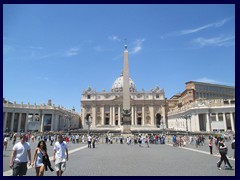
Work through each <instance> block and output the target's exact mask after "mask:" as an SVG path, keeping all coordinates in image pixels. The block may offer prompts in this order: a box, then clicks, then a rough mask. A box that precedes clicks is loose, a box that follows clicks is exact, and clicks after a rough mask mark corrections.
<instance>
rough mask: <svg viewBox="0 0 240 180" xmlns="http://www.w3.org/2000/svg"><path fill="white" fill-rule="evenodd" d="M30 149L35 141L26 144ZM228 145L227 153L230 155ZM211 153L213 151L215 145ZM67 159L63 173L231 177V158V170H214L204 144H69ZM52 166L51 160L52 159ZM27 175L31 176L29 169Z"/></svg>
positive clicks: (6, 164)
mask: <svg viewBox="0 0 240 180" xmlns="http://www.w3.org/2000/svg"><path fill="white" fill-rule="evenodd" d="M30 144H31V150H32V152H33V150H34V148H35V147H36V146H37V143H36V142H34V143H32V142H31V143H30ZM227 144H228V147H229V154H228V155H229V156H232V155H233V151H232V150H231V148H230V142H228V143H227ZM47 145H48V153H49V156H52V155H53V147H52V146H50V143H49V142H47ZM11 148H12V145H11V142H10V143H9V147H8V150H7V151H3V175H4V176H9V175H11V174H12V170H10V168H9V160H10V153H11V151H10V149H11ZM213 152H214V153H216V150H215V148H213ZM69 154H70V155H69V161H67V169H66V171H65V172H64V174H63V175H64V176H235V159H233V158H229V160H230V163H231V164H232V166H233V167H234V170H229V169H225V168H224V164H222V170H218V169H217V167H216V162H217V161H218V160H219V158H220V157H219V156H218V155H216V154H214V155H210V153H209V148H208V145H206V144H205V145H204V146H199V147H198V148H196V147H195V145H189V144H188V145H187V147H183V148H181V147H173V146H172V144H169V143H167V144H165V145H162V144H150V147H149V148H148V147H146V145H143V146H142V147H139V146H138V145H133V144H132V145H127V144H116V143H115V144H103V143H98V144H96V148H95V149H88V148H87V145H86V144H72V143H69ZM52 166H54V163H53V162H52ZM27 175H28V176H34V175H35V169H34V168H30V169H28V172H27ZM44 175H45V176H56V172H51V171H46V172H45V174H44Z"/></svg>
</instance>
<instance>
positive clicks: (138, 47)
mask: <svg viewBox="0 0 240 180" xmlns="http://www.w3.org/2000/svg"><path fill="white" fill-rule="evenodd" d="M144 41H145V39H144V38H142V39H137V40H136V41H135V42H134V45H135V47H134V48H133V50H132V51H131V52H130V54H136V53H138V52H139V51H141V50H142V43H143V42H144Z"/></svg>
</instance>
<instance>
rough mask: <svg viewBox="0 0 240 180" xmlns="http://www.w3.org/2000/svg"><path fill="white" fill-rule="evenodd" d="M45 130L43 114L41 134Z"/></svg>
mask: <svg viewBox="0 0 240 180" xmlns="http://www.w3.org/2000/svg"><path fill="white" fill-rule="evenodd" d="M43 130H44V114H42V120H41V128H40V132H43Z"/></svg>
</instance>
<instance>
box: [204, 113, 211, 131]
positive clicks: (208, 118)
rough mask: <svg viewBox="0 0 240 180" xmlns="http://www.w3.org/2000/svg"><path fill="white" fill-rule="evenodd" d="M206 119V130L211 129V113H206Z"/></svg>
mask: <svg viewBox="0 0 240 180" xmlns="http://www.w3.org/2000/svg"><path fill="white" fill-rule="evenodd" d="M205 115H206V119H207V122H206V131H211V130H210V122H209V121H210V117H209V113H206V114H205Z"/></svg>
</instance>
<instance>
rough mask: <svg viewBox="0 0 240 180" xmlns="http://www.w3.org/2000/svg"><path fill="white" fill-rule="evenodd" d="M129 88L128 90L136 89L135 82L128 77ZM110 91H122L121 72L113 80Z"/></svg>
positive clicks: (133, 90)
mask: <svg viewBox="0 0 240 180" xmlns="http://www.w3.org/2000/svg"><path fill="white" fill-rule="evenodd" d="M129 89H130V92H135V91H136V87H135V84H134V82H133V80H132V79H131V78H129ZM111 91H112V92H122V91H123V75H122V74H121V76H120V77H118V78H117V79H116V80H115V81H114V83H113V85H112V90H111Z"/></svg>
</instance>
